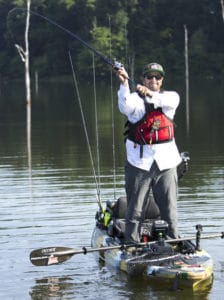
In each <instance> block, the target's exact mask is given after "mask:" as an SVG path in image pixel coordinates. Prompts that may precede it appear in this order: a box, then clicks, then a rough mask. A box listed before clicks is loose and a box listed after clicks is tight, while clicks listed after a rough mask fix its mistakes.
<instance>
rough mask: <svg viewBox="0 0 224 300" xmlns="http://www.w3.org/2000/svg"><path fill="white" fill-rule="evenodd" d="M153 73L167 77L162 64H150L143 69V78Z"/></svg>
mask: <svg viewBox="0 0 224 300" xmlns="http://www.w3.org/2000/svg"><path fill="white" fill-rule="evenodd" d="M151 72H158V73H159V74H161V75H162V76H164V75H165V72H164V69H163V67H162V66H161V65H160V64H157V63H150V64H147V65H146V66H145V67H144V68H143V72H142V73H143V76H144V75H146V74H148V73H151Z"/></svg>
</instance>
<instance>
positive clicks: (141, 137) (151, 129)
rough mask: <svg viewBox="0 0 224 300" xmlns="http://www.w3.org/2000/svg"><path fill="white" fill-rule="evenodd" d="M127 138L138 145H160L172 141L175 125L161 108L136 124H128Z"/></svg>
mask: <svg viewBox="0 0 224 300" xmlns="http://www.w3.org/2000/svg"><path fill="white" fill-rule="evenodd" d="M127 125H128V130H127V131H126V134H127V136H126V137H127V138H128V139H130V140H132V141H133V142H135V143H136V144H140V145H144V144H149V145H151V144H159V143H165V142H169V141H172V140H173V138H174V123H173V121H172V120H171V119H170V118H168V117H167V116H166V115H165V114H164V113H163V112H162V109H161V108H158V109H154V110H152V111H149V112H148V113H146V114H145V116H144V117H143V118H142V119H141V120H140V121H138V122H137V123H135V124H132V123H130V122H128V124H127Z"/></svg>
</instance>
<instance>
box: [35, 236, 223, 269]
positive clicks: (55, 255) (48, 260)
mask: <svg viewBox="0 0 224 300" xmlns="http://www.w3.org/2000/svg"><path fill="white" fill-rule="evenodd" d="M216 237H221V238H224V232H222V233H220V234H212V235H205V236H201V238H202V239H208V238H216ZM194 238H195V237H185V238H179V239H171V240H166V242H167V243H178V242H182V241H189V240H193V239H194ZM154 243H155V241H152V242H146V243H138V244H130V245H115V246H107V247H99V248H86V247H83V248H82V249H74V248H68V247H47V248H40V249H36V250H33V251H32V252H31V253H30V261H31V263H32V264H33V265H35V266H49V265H53V264H59V263H63V262H65V261H66V260H68V259H70V258H71V257H72V256H73V255H76V254H87V253H91V252H98V251H99V252H104V251H108V250H116V249H117V250H125V249H127V248H129V247H138V246H148V245H151V244H154Z"/></svg>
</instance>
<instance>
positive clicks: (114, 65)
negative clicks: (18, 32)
mask: <svg viewBox="0 0 224 300" xmlns="http://www.w3.org/2000/svg"><path fill="white" fill-rule="evenodd" d="M16 11H26V12H28V10H27V9H26V8H23V7H15V8H13V9H11V10H10V11H9V12H8V16H7V19H8V18H9V16H10V15H11V14H12V13H14V12H16ZM29 12H30V14H32V15H35V16H37V17H40V18H42V19H44V20H45V21H47V22H48V23H50V24H52V25H54V26H55V27H57V28H59V29H61V30H62V31H64V32H65V33H67V34H68V35H69V36H71V37H72V38H73V39H75V40H77V41H79V42H80V43H81V44H82V45H83V46H84V47H86V48H87V49H89V50H90V51H92V52H93V53H94V54H96V55H97V56H98V57H99V58H100V59H101V60H102V61H104V62H105V63H106V64H108V65H110V66H112V68H113V69H115V70H116V69H120V68H123V64H122V63H120V62H118V61H116V60H113V61H112V60H111V59H109V58H107V57H106V56H105V55H103V54H102V53H101V52H99V51H98V50H96V49H95V48H93V47H92V46H91V45H90V44H88V43H87V42H85V41H84V40H83V39H82V38H80V37H79V36H78V35H77V34H75V33H73V32H72V31H70V30H69V29H67V28H65V27H63V26H62V25H60V24H58V23H57V22H55V21H54V20H52V19H50V18H48V17H46V16H44V15H42V14H40V13H38V12H36V11H33V10H29ZM127 79H128V81H129V82H130V83H131V84H133V85H135V86H136V83H135V81H134V80H132V79H130V78H129V77H128V78H127Z"/></svg>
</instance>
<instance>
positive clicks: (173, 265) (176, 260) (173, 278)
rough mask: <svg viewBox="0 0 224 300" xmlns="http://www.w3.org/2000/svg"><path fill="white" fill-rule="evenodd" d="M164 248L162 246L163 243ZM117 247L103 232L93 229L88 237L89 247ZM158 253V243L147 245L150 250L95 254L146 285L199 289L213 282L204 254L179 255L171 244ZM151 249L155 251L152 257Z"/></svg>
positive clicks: (209, 262)
mask: <svg viewBox="0 0 224 300" xmlns="http://www.w3.org/2000/svg"><path fill="white" fill-rule="evenodd" d="M165 244H166V243H165ZM112 245H119V239H117V238H111V237H109V236H108V234H107V231H106V230H103V229H101V228H98V227H97V226H96V227H95V229H94V231H93V235H92V247H105V246H112ZM169 246H170V247H172V250H173V251H170V250H169V247H164V248H163V247H162V248H161V249H166V250H165V253H162V252H161V251H160V252H159V250H158V249H160V248H158V241H155V243H153V242H152V243H150V247H146V246H142V247H137V248H135V249H132V248H131V249H129V248H127V249H123V250H121V249H114V250H109V251H102V252H101V251H99V252H98V258H99V259H100V260H101V261H104V262H105V264H106V265H107V266H109V267H113V268H117V269H119V270H121V271H124V272H125V273H127V274H128V275H131V276H143V277H144V278H147V279H148V280H149V281H150V282H155V281H158V280H159V281H162V282H163V283H168V284H172V286H177V287H178V288H180V287H183V286H184V287H186V286H188V287H191V288H192V289H198V288H201V286H203V285H208V284H211V282H212V278H213V261H212V258H211V256H210V255H209V254H208V253H207V252H206V251H204V250H200V251H198V250H196V251H195V252H194V253H189V254H187V253H186V254H182V253H180V252H178V251H177V250H175V248H176V246H177V245H175V244H172V246H171V245H169ZM152 247H154V248H155V247H157V248H158V249H156V253H155V252H154V253H153V254H152Z"/></svg>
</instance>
